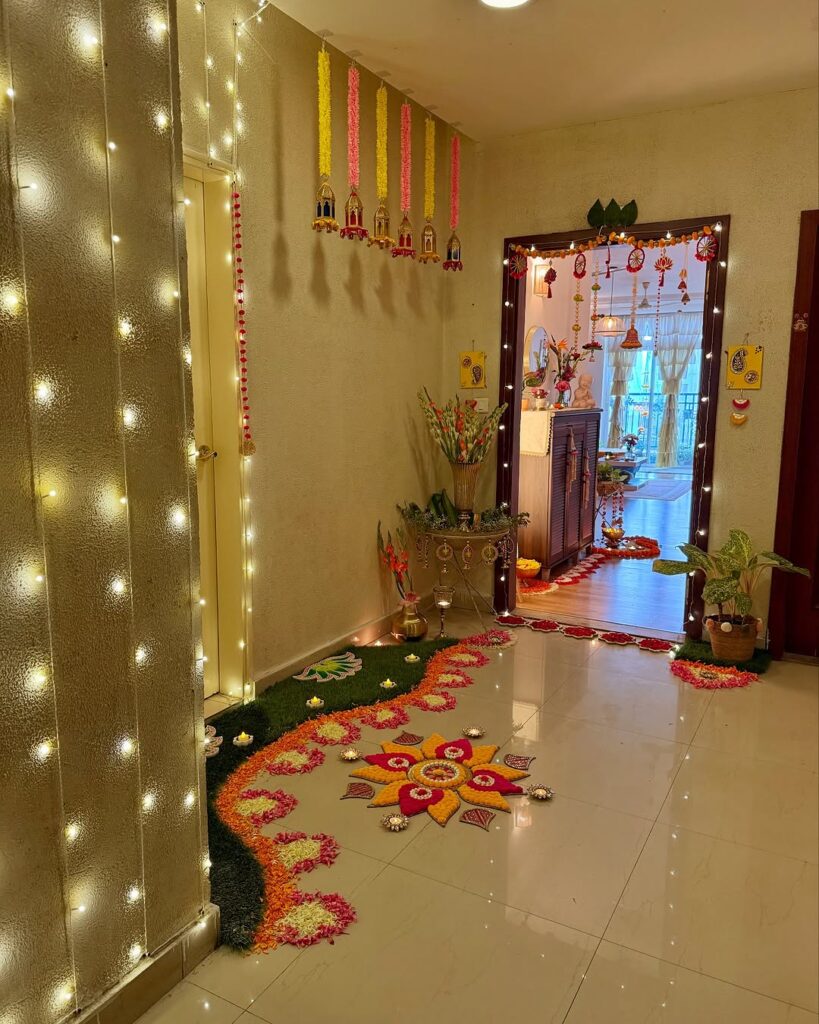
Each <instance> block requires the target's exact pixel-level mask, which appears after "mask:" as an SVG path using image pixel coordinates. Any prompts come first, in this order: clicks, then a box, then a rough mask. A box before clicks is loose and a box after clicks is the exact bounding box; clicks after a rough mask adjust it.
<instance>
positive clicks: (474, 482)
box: [450, 462, 481, 527]
mask: <svg viewBox="0 0 819 1024" xmlns="http://www.w3.org/2000/svg"><path fill="white" fill-rule="evenodd" d="M450 466H451V467H452V480H453V482H454V484H455V496H454V498H453V503H454V505H455V510H456V511H457V513H458V525H459V526H462V527H468V526H469V525H470V523H471V522H472V511H473V509H474V507H475V489H476V488H477V486H478V474H479V473H480V471H481V464H480V462H468V463H467V462H450Z"/></svg>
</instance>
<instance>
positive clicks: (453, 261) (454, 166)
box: [444, 133, 464, 270]
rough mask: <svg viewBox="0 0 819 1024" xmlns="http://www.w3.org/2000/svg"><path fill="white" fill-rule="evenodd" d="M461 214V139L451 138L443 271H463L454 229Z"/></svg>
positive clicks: (458, 241)
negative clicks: (447, 216)
mask: <svg viewBox="0 0 819 1024" xmlns="http://www.w3.org/2000/svg"><path fill="white" fill-rule="evenodd" d="M460 213H461V137H460V135H458V134H457V133H456V134H455V135H453V136H452V143H451V145H450V154H449V228H450V231H451V232H452V234H451V235H450V236H449V241H448V242H447V243H446V259H445V260H444V270H463V268H464V265H463V263H462V262H461V240H460V238H458V236H457V234H456V233H455V232H456V229H457V227H458V221H459V219H460Z"/></svg>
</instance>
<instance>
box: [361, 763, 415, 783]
mask: <svg viewBox="0 0 819 1024" xmlns="http://www.w3.org/2000/svg"><path fill="white" fill-rule="evenodd" d="M350 774H351V775H352V776H353V777H354V778H356V779H367V781H368V782H378V783H383V782H395V781H396V780H397V781H399V782H406V781H407V773H406V772H400V773H398V772H391V771H390V770H389V768H382V767H381V766H380V765H377V764H368V765H365V766H364V767H363V768H356V770H355V771H354V772H350Z"/></svg>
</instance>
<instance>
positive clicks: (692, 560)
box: [652, 530, 810, 661]
mask: <svg viewBox="0 0 819 1024" xmlns="http://www.w3.org/2000/svg"><path fill="white" fill-rule="evenodd" d="M679 550H680V551H682V553H683V554H684V555H685V561H677V560H675V559H670V558H658V559H657V560H656V561H655V562H654V564H653V565H652V569H653V570H654V572H658V573H661V574H662V575H663V576H678V575H681V574H682V573H689V574H691V575H693V574H694V573H697V572H701V573H702V574H703V575H704V577H705V585H704V586H703V588H702V597H703V600H704V601H705V603H706V604H707V605H712V606H715V607H716V609H717V614H716V615H708V616H706V619H705V628H706V631H707V633H708V636H709V638H710V640H711V649H712V650H713V652H714V655H715V656H716V657H717V658H720V659H722V660H725V661H748V660H749V659H750V658H751V657H752V655H753V653H754V646H755V644H756V638H757V633H759V632H760V631H761V629H762V620H761V619H757V618H755V617H754V616H753V615H751V609H752V607H753V603H754V595H755V593H756V590H757V587H758V586H759V581H760V579H761V578H762V575H763V573H765V572H766V571H767V570H768V569H782V570H783V572H795V573H799V574H800V575H801V576H810V573H809V572H808V570H807V569H802V568H800V567H799V566H798V565H794V564H793V562H789V561H788V559H787V558H783V557H782V555H777V554H776V552H774V551H759V552H755V551H754V549H753V545H752V543H751V538H750V537H749V536H748V534H747V533H745V531H744V530H729V531H728V540H727V541H726V542H725V544H723V545H722V547H721V548H720V549H719V551H715V552H713V553H711V552H707V551H703V550H702V549H701V548H698V547H697V546H696V545H694V544H680V545H679Z"/></svg>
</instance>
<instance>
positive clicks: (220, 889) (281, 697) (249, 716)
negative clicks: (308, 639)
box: [206, 639, 457, 949]
mask: <svg viewBox="0 0 819 1024" xmlns="http://www.w3.org/2000/svg"><path fill="white" fill-rule="evenodd" d="M456 642H457V641H455V640H450V639H445V640H422V641H420V642H419V643H413V644H411V645H410V644H406V645H404V644H399V645H397V646H394V645H389V646H384V647H346V648H343V650H345V651H346V650H351V651H353V652H354V653H355V654H356V656H357V657H359V658H361V662H362V667H361V670H360V671H359V672H357V673H356V675H354V676H349V677H348V678H347V679H334V680H328V681H327V682H321V683H319V682H314V681H313V682H303V681H302V680H299V679H294V678H293V677H292V676H290V677H289V678H287V679H283V680H282V681H281V682H279V683H276V684H274V685H273V686H271V687H269V688H268V689H267V690H265V691H263V692H262V693H261V694H260V695H259V696H258V697H257V698H256V699H255V700H253V701H250V703H248V704H243V705H241V706H239V707H236V708H231V709H230V710H229V711H226V712H225V713H224V714H222V715H220V716H219V717H218V718H216V719H214V720H213V721H212V723H211V724H213V725H214V726H215V727H216V732H217V734H218V735H220V736H222V737H223V742H222V746H221V747H220V748H219V753H218V755H217V756H216V757H211V758H208V760H207V762H206V778H207V794H208V835H209V845H210V860H211V869H210V883H211V898H212V899H213V902H214V903H216V904H217V905H218V907H219V909H220V915H221V941H222V942H223V943H224V944H225V945H227V946H232V947H233V948H234V949H249V948H250V946H251V945H252V944H253V936H254V935H255V933H256V930H257V928H258V926H259V923H260V922H261V919H262V913H263V900H264V882H263V879H262V871H261V868H260V867H259V864H258V862H257V861H256V858H255V857H254V856H253V853H252V852H251V851H250V850H249V849H248V848H247V847H246V846H245V844H244V843H243V842H242V840H241V839H240V838H239V837H238V836H237V835H235V834H234V833H233V832H232V831H231V830H230V829H229V828H228V827H227V826H226V825H225V824H224V823H223V822H222V819H221V818H220V817H219V815H218V813H217V812H216V809H215V808H214V806H213V800H214V798H215V796H216V794H217V793H218V791H219V789H220V787H221V785H222V783H223V782H224V781H225V780H226V779H227V778H228V776H229V775H230V774H231V773H232V772H233V771H234V770H235V769H236V768H237V767H238V766H239V765H240V764H241V762H242V761H245V760H246V759H247V758H249V757H250V756H251V755H253V754H255V753H257V752H258V751H259V750H261V748H262V747H264V746H266V745H267V744H268V743H272V742H273V741H274V740H277V739H279V737H281V736H283V735H284V734H285V733H286V732H289V731H290V730H291V729H295V728H296V726H298V725H301V724H302V722H306V721H307V720H308V719H310V718H320V717H321V716H322V715H327V714H331V713H332V712H334V711H347V710H349V709H350V708H356V707H368V706H372V705H373V704H377V703H378V702H379V701H384V700H392V699H393V698H394V697H397V696H398V695H399V694H402V693H408V692H409V691H410V690H414V689H415V688H416V687H417V686H418V684H419V683H420V682H421V680H422V679H423V678H424V673H425V672H426V667H427V662H428V661H429V659H430V658H431V657H432V655H433V654H435V653H436V651H440V650H441V649H443V648H444V647H450V646H452V644H454V643H456ZM410 652H413V653H414V654H417V655H418V656H419V657H420V659H421V660H420V661H418V662H415V663H414V664H411V665H408V664H407V663H406V662H405V661H404V658H405V657H406V655H407V654H408V653H410ZM338 653H341V652H338ZM388 677H389V678H390V679H392V680H394V681H395V682H396V683H398V686H397V687H396V688H395V689H394V690H390V691H389V693H386V692H385V691H384V690H382V689H381V687H380V685H379V684H380V683H381V682H382V681H383V680H384V679H387V678H388ZM314 694H316V695H318V696H319V697H321V698H322V700H323V701H324V707H323V708H321V709H320V710H318V711H311V710H310V709H309V708H307V707H306V706H305V702H306V701H307V699H308V698H309V697H312V696H313V695H314ZM242 731H244V732H247V733H250V734H251V735H252V736H253V738H254V739H253V743H252V744H251V746H249V747H236V746H234V745H233V737H234V736H238V734H239V733H240V732H242Z"/></svg>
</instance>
